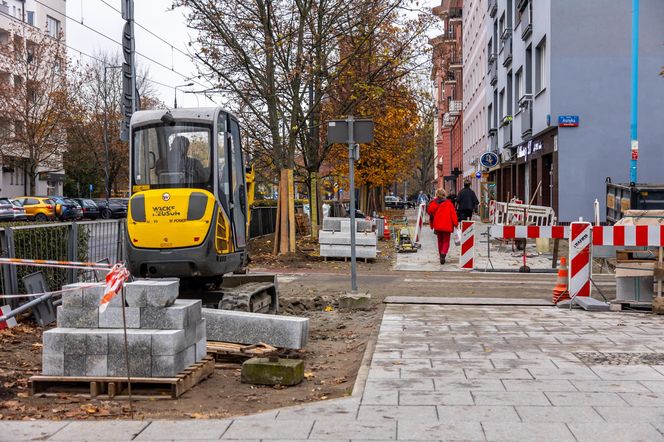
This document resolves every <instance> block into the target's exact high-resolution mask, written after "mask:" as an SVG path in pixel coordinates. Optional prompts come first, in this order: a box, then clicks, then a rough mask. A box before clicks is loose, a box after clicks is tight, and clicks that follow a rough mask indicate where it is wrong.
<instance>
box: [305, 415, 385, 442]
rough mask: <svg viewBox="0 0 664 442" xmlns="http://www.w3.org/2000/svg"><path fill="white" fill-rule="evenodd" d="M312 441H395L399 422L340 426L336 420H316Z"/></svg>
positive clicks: (365, 422) (360, 423)
mask: <svg viewBox="0 0 664 442" xmlns="http://www.w3.org/2000/svg"><path fill="white" fill-rule="evenodd" d="M309 437H310V438H311V439H325V440H327V439H354V440H355V439H357V440H367V439H370V440H374V439H382V440H395V439H396V438H397V422H396V421H394V420H391V419H383V420H374V421H367V420H364V421H357V422H353V421H349V422H344V423H343V425H339V421H338V420H335V419H334V418H321V419H316V423H315V424H314V427H313V430H312V431H311V435H310V436H309Z"/></svg>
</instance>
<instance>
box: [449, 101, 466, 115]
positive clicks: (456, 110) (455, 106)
mask: <svg viewBox="0 0 664 442" xmlns="http://www.w3.org/2000/svg"><path fill="white" fill-rule="evenodd" d="M449 105H450V108H449V112H450V115H452V116H457V115H460V114H461V111H463V101H461V100H451V101H450V103H449Z"/></svg>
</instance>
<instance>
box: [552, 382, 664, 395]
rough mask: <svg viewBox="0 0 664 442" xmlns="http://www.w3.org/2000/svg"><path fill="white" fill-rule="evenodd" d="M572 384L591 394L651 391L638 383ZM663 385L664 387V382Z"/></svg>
mask: <svg viewBox="0 0 664 442" xmlns="http://www.w3.org/2000/svg"><path fill="white" fill-rule="evenodd" d="M644 382H647V381H644ZM571 383H572V384H574V386H575V387H576V389H577V390H579V391H583V392H589V393H647V392H648V391H651V390H649V389H648V388H647V386H646V385H644V383H642V382H638V381H571ZM662 384H663V385H662V387H664V382H663V383H662ZM550 391H553V390H550Z"/></svg>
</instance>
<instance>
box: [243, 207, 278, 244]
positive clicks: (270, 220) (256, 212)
mask: <svg viewBox="0 0 664 442" xmlns="http://www.w3.org/2000/svg"><path fill="white" fill-rule="evenodd" d="M276 224H277V206H268V207H252V208H251V221H250V222H249V238H257V237H259V236H264V235H269V234H271V233H274V230H275V227H276Z"/></svg>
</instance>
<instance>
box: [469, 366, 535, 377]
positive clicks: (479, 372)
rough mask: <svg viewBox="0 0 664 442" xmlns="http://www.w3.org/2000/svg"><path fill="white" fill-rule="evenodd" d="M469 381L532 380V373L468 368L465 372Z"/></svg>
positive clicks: (506, 369) (519, 370)
mask: <svg viewBox="0 0 664 442" xmlns="http://www.w3.org/2000/svg"><path fill="white" fill-rule="evenodd" d="M464 371H465V372H466V376H467V377H468V379H532V378H533V376H532V375H531V374H530V371H528V370H524V369H522V368H496V369H488V370H487V369H481V368H468V369H465V370H464Z"/></svg>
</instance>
